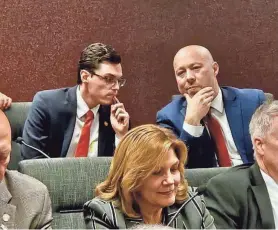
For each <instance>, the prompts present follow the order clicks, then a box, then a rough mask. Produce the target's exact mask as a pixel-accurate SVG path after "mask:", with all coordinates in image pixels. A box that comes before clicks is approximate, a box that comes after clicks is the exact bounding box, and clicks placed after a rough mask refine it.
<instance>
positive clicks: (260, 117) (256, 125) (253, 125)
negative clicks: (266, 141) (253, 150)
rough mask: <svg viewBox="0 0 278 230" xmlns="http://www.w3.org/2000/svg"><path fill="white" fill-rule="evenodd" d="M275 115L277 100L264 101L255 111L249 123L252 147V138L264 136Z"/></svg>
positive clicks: (277, 110)
mask: <svg viewBox="0 0 278 230" xmlns="http://www.w3.org/2000/svg"><path fill="white" fill-rule="evenodd" d="M276 116H278V100H274V101H272V102H265V103H264V104H262V105H261V106H260V107H259V108H258V109H257V110H256V111H255V113H254V114H253V116H252V118H251V121H250V125H249V132H250V135H251V139H252V143H253V147H254V138H255V137H260V138H265V136H266V135H267V133H268V132H269V131H270V128H271V126H272V123H273V119H274V118H275V117H276Z"/></svg>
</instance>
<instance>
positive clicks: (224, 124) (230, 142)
mask: <svg viewBox="0 0 278 230" xmlns="http://www.w3.org/2000/svg"><path fill="white" fill-rule="evenodd" d="M211 115H212V116H213V117H215V118H216V120H217V121H218V122H219V124H220V126H221V128H222V132H223V134H224V138H225V141H226V146H227V150H228V152H229V156H230V158H231V161H232V165H233V166H235V165H240V164H242V163H243V162H242V159H241V157H240V155H239V153H238V151H237V148H236V145H235V142H234V139H233V136H232V132H231V129H230V126H229V123H228V120H227V116H226V112H225V109H224V103H223V98H222V92H221V90H220V89H219V92H218V94H217V96H216V97H215V98H214V99H213V101H212V103H211ZM206 128H207V127H206ZM183 129H184V130H185V131H186V132H188V133H189V134H190V135H191V136H194V137H200V136H201V135H202V134H203V131H204V126H202V125H200V126H193V125H189V124H187V123H185V122H184V123H183ZM208 133H209V130H208Z"/></svg>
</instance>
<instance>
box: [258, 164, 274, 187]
mask: <svg viewBox="0 0 278 230" xmlns="http://www.w3.org/2000/svg"><path fill="white" fill-rule="evenodd" d="M260 171H261V174H262V176H263V179H264V182H265V184H266V187H268V188H275V189H277V188H278V184H277V183H276V182H275V180H273V178H272V177H271V176H269V175H268V174H266V173H265V172H264V171H263V170H261V169H260Z"/></svg>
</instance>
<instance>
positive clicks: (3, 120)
mask: <svg viewBox="0 0 278 230" xmlns="http://www.w3.org/2000/svg"><path fill="white" fill-rule="evenodd" d="M2 140H7V141H9V142H11V127H10V123H9V121H8V118H7V117H6V115H5V114H4V112H3V111H2V110H0V142H1V141H2Z"/></svg>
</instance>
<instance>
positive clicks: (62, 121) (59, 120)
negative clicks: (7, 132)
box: [21, 43, 129, 159]
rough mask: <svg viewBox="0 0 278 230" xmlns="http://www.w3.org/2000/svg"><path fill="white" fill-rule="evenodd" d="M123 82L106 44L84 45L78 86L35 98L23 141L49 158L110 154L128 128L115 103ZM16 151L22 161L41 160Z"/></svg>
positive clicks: (36, 154) (125, 115)
mask: <svg viewBox="0 0 278 230" xmlns="http://www.w3.org/2000/svg"><path fill="white" fill-rule="evenodd" d="M125 81H126V80H125V79H124V78H123V76H122V67H121V57H120V55H119V54H118V53H117V52H116V51H115V50H114V49H113V48H112V47H111V46H108V45H105V44H101V43H94V44H91V45H89V46H88V47H86V48H85V49H84V50H83V52H82V53H81V57H80V60H79V64H78V79H77V83H78V85H77V86H74V87H71V88H62V89H55V90H46V91H41V92H38V93H37V94H36V95H35V97H34V100H33V103H32V106H31V109H30V112H29V114H28V117H27V120H26V122H25V126H24V130H23V139H24V141H25V142H26V143H27V144H29V145H32V146H34V147H36V148H38V149H40V150H42V151H43V152H45V153H46V154H48V155H49V156H50V157H74V156H75V157H76V156H113V152H114V148H115V145H116V144H117V142H118V141H119V140H120V139H121V138H122V136H123V135H124V134H125V133H126V132H127V131H128V128H129V114H128V113H127V112H126V110H125V108H124V105H123V104H122V103H120V102H119V100H118V99H117V94H118V92H119V89H120V88H121V87H122V86H124V84H125ZM84 143H86V144H87V145H86V144H85V145H84ZM84 146H85V147H84ZM21 150H22V151H21V153H22V158H23V159H31V158H41V157H43V156H42V155H41V154H40V153H39V152H38V151H35V150H32V149H30V148H28V147H25V146H22V149H21ZM77 152H79V153H77Z"/></svg>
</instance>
